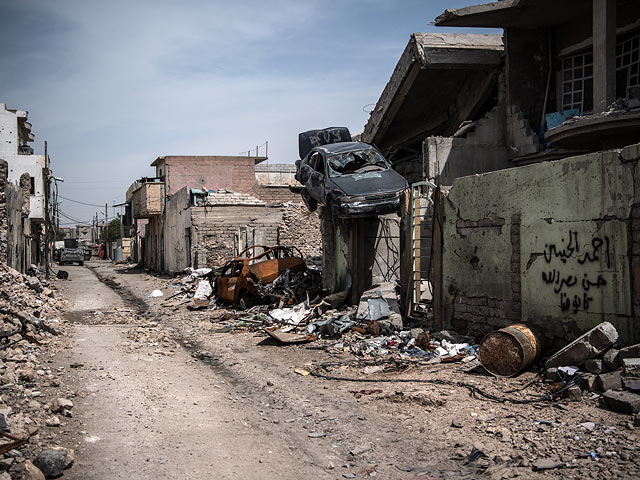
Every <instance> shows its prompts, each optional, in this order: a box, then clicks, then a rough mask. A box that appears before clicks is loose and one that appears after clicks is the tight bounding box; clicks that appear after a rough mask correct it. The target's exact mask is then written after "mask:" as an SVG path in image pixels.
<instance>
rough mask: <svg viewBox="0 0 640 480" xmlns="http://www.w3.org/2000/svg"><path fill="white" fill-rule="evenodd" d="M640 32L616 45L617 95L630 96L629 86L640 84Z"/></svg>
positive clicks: (618, 96)
mask: <svg viewBox="0 0 640 480" xmlns="http://www.w3.org/2000/svg"><path fill="white" fill-rule="evenodd" d="M639 57H640V34H638V33H636V34H635V35H634V36H632V37H627V38H626V39H623V40H621V41H618V43H617V45H616V97H617V98H620V97H624V98H629V87H637V86H640V72H639V69H640V58H639Z"/></svg>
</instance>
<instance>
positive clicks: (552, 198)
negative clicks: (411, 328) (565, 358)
mask: <svg viewBox="0 0 640 480" xmlns="http://www.w3.org/2000/svg"><path fill="white" fill-rule="evenodd" d="M639 160H640V147H638V146H634V147H627V148H626V149H625V150H623V152H622V154H620V153H618V152H617V151H610V152H601V153H595V154H590V155H584V156H580V157H573V158H568V159H564V160H558V161H555V162H548V163H541V164H535V165H530V166H526V167H519V168H513V169H508V170H502V171H499V172H493V173H487V174H483V175H477V176H473V177H465V178H460V179H458V180H456V181H455V182H454V184H453V187H452V188H451V190H450V192H449V195H448V197H447V198H446V199H445V200H444V201H443V202H442V209H443V214H444V220H443V227H442V229H443V234H442V245H443V247H442V249H443V251H442V272H443V273H442V288H441V291H442V308H443V313H442V319H441V320H442V322H443V325H442V326H443V327H445V328H450V327H452V328H454V329H456V330H460V331H469V332H471V333H475V334H483V333H487V332H488V331H491V330H494V329H497V328H501V327H503V326H506V325H508V324H510V323H513V322H521V321H524V322H527V323H530V324H532V325H537V326H539V327H540V329H541V331H543V332H544V334H545V335H546V336H547V337H548V339H549V341H550V342H556V343H562V342H563V341H566V340H570V339H572V338H575V336H577V335H578V334H579V333H580V332H583V331H585V330H587V329H589V328H591V327H593V326H594V325H596V324H598V323H599V322H602V321H604V320H607V321H610V322H612V323H613V324H614V325H616V327H617V328H618V330H619V332H620V335H621V337H622V339H624V340H625V341H627V342H630V341H632V340H633V339H635V340H636V341H638V340H640V323H639V322H638V320H637V316H638V315H639V314H640V308H638V302H639V300H640V295H639V294H640V209H638V208H637V206H638V205H640V187H639V185H640V182H638V180H639V179H638V178H637V175H639V174H640V171H638V169H637V164H638V161H639Z"/></svg>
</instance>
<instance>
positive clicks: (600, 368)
mask: <svg viewBox="0 0 640 480" xmlns="http://www.w3.org/2000/svg"><path fill="white" fill-rule="evenodd" d="M617 342H618V331H617V330H616V328H615V327H614V326H613V325H612V324H611V323H609V322H603V323H601V324H600V325H598V326H596V327H595V328H593V329H591V330H589V331H588V332H587V333H585V334H584V335H582V336H581V337H579V338H578V339H576V340H574V341H573V342H571V343H570V344H569V345H567V346H566V347H564V348H563V349H561V350H560V351H558V352H556V353H555V354H554V355H552V356H551V357H550V358H549V359H548V360H547V361H546V363H545V368H546V378H547V380H548V381H550V382H567V381H569V380H574V381H575V379H577V380H579V383H580V387H578V386H576V387H572V389H570V390H568V391H567V395H568V396H569V397H570V398H571V399H573V400H576V401H579V400H581V399H582V397H583V395H584V394H586V393H590V398H597V399H599V401H600V402H601V405H602V406H603V407H605V408H608V409H610V410H613V411H615V412H619V413H624V414H634V415H636V416H637V414H638V413H639V412H640V344H636V345H631V346H627V347H624V348H616V345H617Z"/></svg>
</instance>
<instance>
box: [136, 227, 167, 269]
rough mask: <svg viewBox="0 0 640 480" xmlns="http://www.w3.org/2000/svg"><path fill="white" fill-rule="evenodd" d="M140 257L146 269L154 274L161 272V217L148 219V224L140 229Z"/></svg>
mask: <svg viewBox="0 0 640 480" xmlns="http://www.w3.org/2000/svg"><path fill="white" fill-rule="evenodd" d="M141 230H142V231H141V256H142V258H143V263H144V266H145V267H146V268H149V269H151V270H152V271H154V272H161V271H162V266H163V264H162V260H163V252H162V251H163V248H162V247H163V244H162V234H161V231H162V217H161V216H160V215H156V216H155V217H151V218H150V219H149V223H147V224H145V225H142V228H141Z"/></svg>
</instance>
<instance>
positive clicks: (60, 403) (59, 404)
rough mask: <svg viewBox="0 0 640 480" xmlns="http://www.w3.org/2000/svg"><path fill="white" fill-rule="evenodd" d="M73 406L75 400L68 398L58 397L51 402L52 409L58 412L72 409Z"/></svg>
mask: <svg viewBox="0 0 640 480" xmlns="http://www.w3.org/2000/svg"><path fill="white" fill-rule="evenodd" d="M72 408H73V402H72V401H71V400H68V399H66V398H56V399H55V400H54V401H53V402H52V403H51V411H52V412H56V413H62V412H64V411H65V410H71V409H72Z"/></svg>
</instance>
